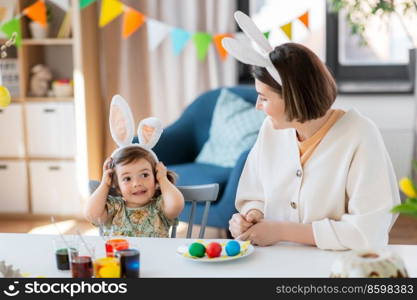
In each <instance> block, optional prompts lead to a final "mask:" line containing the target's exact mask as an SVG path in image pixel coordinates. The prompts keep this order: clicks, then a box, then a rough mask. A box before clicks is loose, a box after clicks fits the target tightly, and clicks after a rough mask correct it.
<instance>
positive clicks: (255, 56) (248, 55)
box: [222, 38, 268, 67]
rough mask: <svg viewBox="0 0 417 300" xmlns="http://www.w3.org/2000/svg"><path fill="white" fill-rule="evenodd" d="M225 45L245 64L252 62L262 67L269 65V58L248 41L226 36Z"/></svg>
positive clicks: (223, 41) (223, 42) (251, 63)
mask: <svg viewBox="0 0 417 300" xmlns="http://www.w3.org/2000/svg"><path fill="white" fill-rule="evenodd" d="M222 44H223V47H224V48H225V49H226V50H227V51H228V52H229V53H231V54H232V55H233V56H234V57H235V58H237V59H238V60H240V61H241V62H243V63H244V64H250V65H255V66H260V67H267V66H268V60H267V59H266V58H265V57H264V56H262V55H261V54H260V53H258V52H256V51H255V49H253V47H252V46H250V45H248V43H247V42H246V41H239V40H236V39H233V38H224V39H223V40H222Z"/></svg>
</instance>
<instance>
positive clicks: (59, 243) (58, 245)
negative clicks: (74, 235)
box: [53, 237, 77, 271]
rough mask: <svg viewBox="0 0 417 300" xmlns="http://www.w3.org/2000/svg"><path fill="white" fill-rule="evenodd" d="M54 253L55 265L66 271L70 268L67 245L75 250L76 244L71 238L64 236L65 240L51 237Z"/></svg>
mask: <svg viewBox="0 0 417 300" xmlns="http://www.w3.org/2000/svg"><path fill="white" fill-rule="evenodd" d="M53 246H54V254H55V260H56V267H57V268H58V270H61V271H67V270H69V269H70V260H69V255H68V252H69V251H68V248H67V247H68V246H69V247H70V248H71V249H72V250H73V251H75V250H76V249H77V244H76V243H75V242H74V240H73V239H71V238H69V237H65V242H64V241H63V240H62V238H60V237H59V238H55V239H53Z"/></svg>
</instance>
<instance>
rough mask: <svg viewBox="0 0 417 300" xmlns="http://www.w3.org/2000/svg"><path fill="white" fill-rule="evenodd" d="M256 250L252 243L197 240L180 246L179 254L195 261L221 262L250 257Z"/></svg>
mask: <svg viewBox="0 0 417 300" xmlns="http://www.w3.org/2000/svg"><path fill="white" fill-rule="evenodd" d="M254 250H255V248H254V247H253V246H252V245H251V244H250V241H245V242H243V241H236V240H221V241H216V240H197V241H195V242H192V243H189V244H186V245H181V246H179V247H178V248H177V254H178V255H180V256H182V257H184V258H186V259H189V260H194V261H201V262H221V261H228V260H233V259H238V258H242V257H245V256H248V255H250V254H252V253H253V251H254Z"/></svg>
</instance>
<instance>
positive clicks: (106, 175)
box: [101, 157, 114, 187]
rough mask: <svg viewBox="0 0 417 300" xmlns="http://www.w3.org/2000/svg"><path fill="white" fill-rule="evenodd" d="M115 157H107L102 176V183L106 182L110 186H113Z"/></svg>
mask: <svg viewBox="0 0 417 300" xmlns="http://www.w3.org/2000/svg"><path fill="white" fill-rule="evenodd" d="M112 164H113V159H112V158H111V157H109V158H107V159H106V161H105V162H104V164H103V177H102V178H101V184H105V185H107V186H108V187H111V183H112V175H113V172H114V170H113V168H112Z"/></svg>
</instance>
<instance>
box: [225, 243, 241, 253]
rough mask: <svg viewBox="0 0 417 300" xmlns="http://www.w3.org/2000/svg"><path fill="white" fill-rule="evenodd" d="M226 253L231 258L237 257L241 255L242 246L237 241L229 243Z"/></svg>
mask: <svg viewBox="0 0 417 300" xmlns="http://www.w3.org/2000/svg"><path fill="white" fill-rule="evenodd" d="M226 253H227V255H229V256H236V255H238V254H239V253H240V244H239V242H237V241H229V242H228V243H227V244H226Z"/></svg>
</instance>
